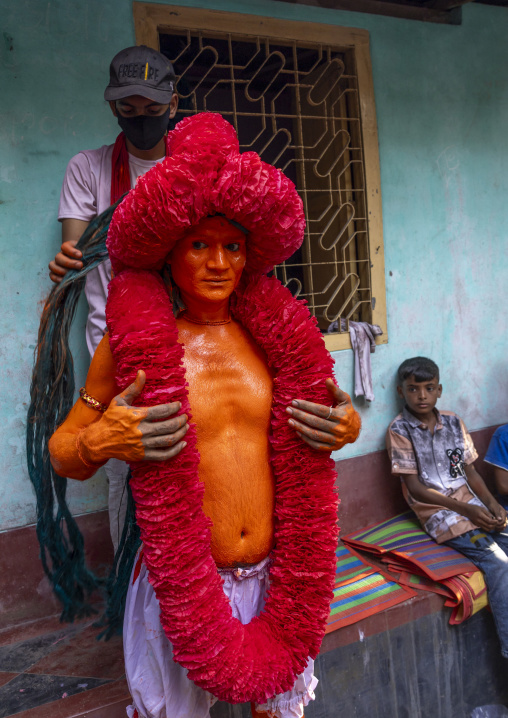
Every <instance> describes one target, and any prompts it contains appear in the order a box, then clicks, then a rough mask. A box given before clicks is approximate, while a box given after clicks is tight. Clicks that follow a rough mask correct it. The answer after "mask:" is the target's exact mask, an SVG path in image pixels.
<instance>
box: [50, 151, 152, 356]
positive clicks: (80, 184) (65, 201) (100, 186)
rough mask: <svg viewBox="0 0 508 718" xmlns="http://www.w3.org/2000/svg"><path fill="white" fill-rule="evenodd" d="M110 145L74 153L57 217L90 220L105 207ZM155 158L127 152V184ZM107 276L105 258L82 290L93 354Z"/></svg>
mask: <svg viewBox="0 0 508 718" xmlns="http://www.w3.org/2000/svg"><path fill="white" fill-rule="evenodd" d="M113 147H114V145H103V146H102V147H100V148H99V149H98V150H84V151H83V152H80V153H79V154H77V155H75V156H74V157H73V158H72V159H71V161H70V162H69V164H68V165H67V169H66V171H65V177H64V181H63V185H62V191H61V194H60V207H59V210H58V219H59V220H62V219H69V218H70V219H81V220H83V221H85V222H91V221H92V219H94V218H95V217H97V215H99V214H101V212H104V210H106V209H107V208H108V207H109V206H110V204H111V202H110V197H111V157H112V155H113ZM163 159H164V158H163V157H161V158H160V159H158V160H140V159H139V158H138V157H134V156H133V155H131V154H129V170H130V179H131V187H134V185H135V184H136V180H137V178H138V177H140V176H141V175H143V174H145V172H147V171H148V170H149V169H151V168H152V167H153V166H154V165H156V164H157V162H160V161H161V160H163ZM110 280H111V263H110V261H109V259H107V260H105V261H104V262H103V263H102V264H100V265H99V266H98V267H97V268H96V269H92V270H91V271H90V272H89V273H88V274H87V276H86V284H85V294H86V298H87V300H88V307H89V311H88V320H87V323H86V343H87V346H88V351H89V352H90V355H91V356H93V354H94V352H95V350H96V349H97V345H98V344H99V342H100V340H101V339H102V337H103V336H104V331H105V329H106V298H107V296H108V284H109V282H110Z"/></svg>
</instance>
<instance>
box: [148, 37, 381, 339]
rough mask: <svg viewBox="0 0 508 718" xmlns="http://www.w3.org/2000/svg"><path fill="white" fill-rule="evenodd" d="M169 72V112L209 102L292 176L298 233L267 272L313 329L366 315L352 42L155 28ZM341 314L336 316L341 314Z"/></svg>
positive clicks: (247, 144)
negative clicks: (312, 321) (344, 46)
mask: <svg viewBox="0 0 508 718" xmlns="http://www.w3.org/2000/svg"><path fill="white" fill-rule="evenodd" d="M159 40H160V48H161V52H163V53H164V54H165V55H166V56H167V57H168V58H169V59H170V60H171V61H172V63H173V65H174V67H175V72H176V74H177V76H178V83H177V90H178V94H179V96H180V109H179V113H178V116H177V118H176V119H177V120H178V119H181V118H182V117H183V116H185V115H188V114H193V113H195V112H200V111H203V110H209V111H214V112H220V113H221V114H222V115H223V116H224V117H225V118H226V119H228V120H229V121H230V122H231V123H232V124H233V125H234V126H235V128H236V130H237V132H238V136H239V139H240V146H241V149H242V151H245V150H254V151H256V152H258V153H259V154H260V156H261V157H262V158H263V159H264V160H265V161H266V162H269V163H271V164H274V165H275V166H277V167H279V168H280V169H281V170H283V172H285V174H287V175H288V176H289V177H290V178H291V179H292V180H293V181H294V182H295V184H296V187H297V188H298V191H299V193H300V195H301V197H302V199H303V202H304V207H305V213H306V217H307V229H306V236H305V242H304V244H303V245H302V248H301V249H300V250H299V251H298V252H296V253H295V254H294V255H293V256H292V257H291V258H290V259H289V260H288V261H286V262H284V264H282V265H279V266H277V267H276V268H275V270H274V271H275V274H276V276H277V277H278V278H279V279H280V280H281V281H282V282H283V283H284V284H285V285H286V286H287V287H288V288H289V289H290V290H291V291H292V292H293V294H294V295H295V296H299V297H300V298H305V299H307V301H308V303H309V307H310V310H311V312H312V314H313V315H314V316H315V317H316V319H317V321H318V323H319V327H320V329H321V331H323V332H326V331H327V330H329V327H330V325H331V324H332V323H333V322H336V324H334V325H333V327H334V328H335V331H339V332H340V331H345V330H347V326H348V320H350V319H354V320H356V321H371V278H370V266H371V265H370V259H369V241H368V228H367V206H366V196H365V194H366V193H365V170H364V158H363V149H362V133H361V126H360V102H359V95H358V82H357V76H356V67H355V58H354V50H346V51H340V50H339V49H334V48H332V47H330V46H325V45H316V44H309V45H304V44H302V43H301V42H298V44H297V43H296V42H291V41H274V40H272V39H268V38H263V37H252V36H241V35H238V36H237V35H233V34H230V33H224V34H219V33H213V34H206V33H203V32H197V31H196V32H194V31H186V32H182V31H180V32H178V31H176V32H174V33H173V32H171V33H168V32H166V31H165V32H164V33H161V34H160V36H159ZM341 320H343V321H342V322H341Z"/></svg>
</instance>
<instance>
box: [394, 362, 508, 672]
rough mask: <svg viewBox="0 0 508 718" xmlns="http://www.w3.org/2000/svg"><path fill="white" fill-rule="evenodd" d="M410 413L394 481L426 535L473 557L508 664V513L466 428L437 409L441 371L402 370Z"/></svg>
mask: <svg viewBox="0 0 508 718" xmlns="http://www.w3.org/2000/svg"><path fill="white" fill-rule="evenodd" d="M397 392H398V394H399V396H400V397H402V398H403V399H404V408H403V410H402V412H401V413H400V414H399V415H398V416H397V417H396V418H395V419H394V420H393V421H392V423H391V424H390V426H389V428H388V432H387V449H388V454H389V456H390V460H391V464H392V473H393V474H396V475H398V476H400V478H401V480H402V491H403V493H404V497H405V499H406V501H407V502H408V504H409V506H410V507H411V508H412V509H413V511H414V512H415V514H416V516H417V517H418V519H419V521H420V523H421V524H422V526H423V528H424V529H425V531H427V533H428V534H430V536H432V538H433V539H435V540H436V541H437V543H445V544H447V545H448V546H452V547H453V548H454V549H456V550H457V551H460V553H463V554H464V555H465V556H467V557H468V558H469V559H470V560H471V561H472V562H473V563H474V564H475V565H476V566H478V568H479V569H480V570H481V571H482V572H483V574H484V576H485V582H486V584H487V589H488V593H489V602H490V606H491V608H492V613H493V615H494V620H495V623H496V628H497V632H498V635H499V639H500V641H501V653H502V655H503V656H504V657H505V658H508V530H507V529H506V523H507V519H506V511H505V509H504V508H503V507H502V506H500V505H499V504H498V502H497V501H496V500H495V498H494V497H493V496H492V494H491V493H490V491H489V490H488V488H487V487H486V485H485V483H484V481H483V479H482V478H481V476H480V475H479V474H478V472H477V471H476V469H475V468H474V466H473V462H474V461H476V459H477V458H478V454H477V453H476V450H475V448H474V445H473V442H472V440H471V437H470V436H469V433H468V431H467V429H466V427H465V426H464V424H463V422H462V420H461V419H460V418H459V417H458V416H457V415H456V414H454V413H453V412H451V411H443V412H439V411H438V410H437V409H436V408H435V406H436V403H437V400H438V399H439V397H440V396H441V392H442V386H441V384H440V383H439V369H438V367H437V365H436V364H435V363H434V362H433V361H431V360H430V359H426V358H425V357H414V358H412V359H407V360H406V361H405V362H403V363H402V364H401V365H400V367H399V370H398V386H397Z"/></svg>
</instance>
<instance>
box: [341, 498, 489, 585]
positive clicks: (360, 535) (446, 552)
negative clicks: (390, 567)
mask: <svg viewBox="0 0 508 718" xmlns="http://www.w3.org/2000/svg"><path fill="white" fill-rule="evenodd" d="M341 539H342V541H343V543H344V544H345V545H346V546H351V548H353V549H355V548H356V549H359V550H361V551H366V552H370V553H373V554H374V555H376V556H380V557H381V559H382V561H383V562H385V563H387V564H390V563H395V564H398V565H400V566H401V567H403V568H404V569H405V570H406V571H408V572H410V573H417V574H422V575H424V576H427V577H428V578H430V579H431V580H432V581H441V580H442V579H445V578H451V577H452V576H457V575H459V574H463V573H473V572H474V571H476V567H475V565H474V564H473V563H471V561H469V560H468V559H467V558H466V557H465V556H463V555H462V554H461V553H459V552H458V551H455V549H452V548H450V547H449V546H444V545H442V544H437V543H436V542H435V541H434V540H433V539H432V538H430V536H428V535H427V534H426V533H425V531H423V529H422V528H421V527H420V524H419V523H418V521H417V520H416V518H415V516H414V514H413V513H412V512H411V511H408V512H406V513H404V514H399V515H398V516H395V517H394V518H392V519H389V520H388V521H384V522H383V523H381V524H377V525H376V526H370V527H369V528H367V529H362V530H361V531H356V532H354V533H352V534H349V535H348V536H342V537H341Z"/></svg>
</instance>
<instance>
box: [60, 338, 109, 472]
mask: <svg viewBox="0 0 508 718" xmlns="http://www.w3.org/2000/svg"><path fill="white" fill-rule="evenodd" d="M115 369H116V367H115V361H114V359H113V355H112V354H111V349H110V348H109V337H108V335H107V334H106V335H105V336H104V338H103V339H102V341H101V342H100V344H99V346H98V347H97V351H96V352H95V354H94V356H93V359H92V363H91V365H90V369H89V371H88V375H87V378H86V384H85V389H86V391H87V393H88V394H90V395H91V396H93V397H94V398H95V399H98V400H99V401H100V402H101V403H102V404H106V406H109V404H110V402H111V400H112V399H113V398H114V397H115V396H116V395H117V394H118V393H119V389H118V387H117V385H116V382H115V379H114V377H115ZM102 417H103V414H102V413H101V412H100V411H96V410H95V409H91V408H90V407H89V406H88V405H87V404H85V402H84V401H83V400H82V399H81V398H80V399H78V400H77V401H76V403H75V404H74V406H73V407H72V409H71V410H70V412H69V414H68V416H67V418H66V420H65V421H64V422H63V424H61V425H60V426H59V427H58V429H57V430H56V431H55V433H54V434H53V436H52V437H51V439H50V441H49V453H50V457H51V463H52V465H53V468H54V469H55V471H56V472H57V474H59V475H60V476H68V477H70V478H73V479H80V480H82V481H83V480H85V479H89V478H90V477H91V476H93V474H95V472H96V471H97V469H98V468H99V467H100V466H102V465H103V464H105V463H106V461H107V458H105V459H103V460H100V461H98V462H94V461H92V460H91V457H90V456H89V454H88V452H87V450H86V448H85V446H83V444H82V442H80V441H78V437H80V436H81V433H82V432H83V431H84V430H85V429H86V428H87V427H89V426H91V425H93V424H97V423H98V422H99V421H100V420H101V419H102ZM80 454H81V456H80Z"/></svg>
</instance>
